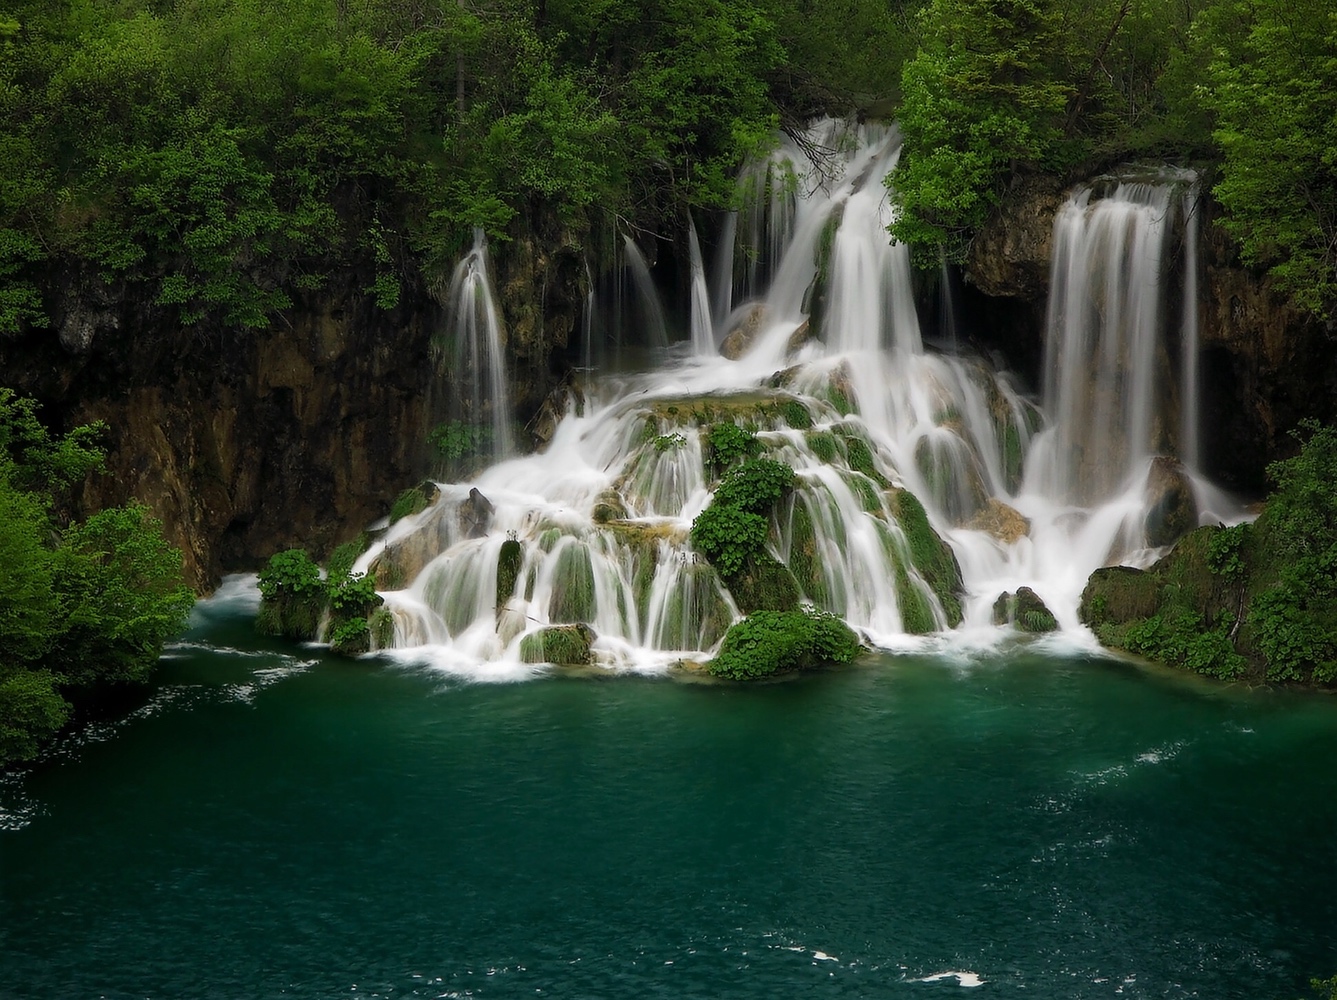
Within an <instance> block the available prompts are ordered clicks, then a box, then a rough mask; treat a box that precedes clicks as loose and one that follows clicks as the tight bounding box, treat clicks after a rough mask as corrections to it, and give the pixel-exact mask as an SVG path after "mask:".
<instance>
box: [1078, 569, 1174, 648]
mask: <svg viewBox="0 0 1337 1000" xmlns="http://www.w3.org/2000/svg"><path fill="white" fill-rule="evenodd" d="M1160 590H1161V588H1160V580H1159V579H1158V578H1157V576H1156V575H1155V574H1154V573H1148V572H1147V571H1146V570H1141V569H1134V568H1133V567H1132V566H1105V567H1104V568H1102V569H1098V570H1096V571H1095V572H1094V573H1092V574H1091V576H1090V578H1089V579H1088V580H1087V581H1086V587H1085V589H1083V590H1082V600H1081V603H1080V604H1079V605H1078V607H1077V617H1079V618H1080V619H1081V620H1082V623H1083V624H1085V625H1089V626H1090V627H1091V628H1092V629H1094V630H1096V633H1097V634H1099V633H1100V630H1101V628H1102V627H1104V626H1108V625H1127V624H1128V623H1130V622H1133V621H1137V620H1138V619H1142V618H1149V617H1151V616H1152V615H1153V614H1155V613H1156V608H1157V606H1158V605H1159V604H1160V601H1161V594H1160Z"/></svg>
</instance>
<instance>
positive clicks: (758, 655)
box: [706, 608, 860, 680]
mask: <svg viewBox="0 0 1337 1000" xmlns="http://www.w3.org/2000/svg"><path fill="white" fill-rule="evenodd" d="M859 649H860V645H859V638H858V636H856V635H855V634H854V632H853V631H852V630H851V629H850V627H849V626H848V625H846V624H845V623H844V622H843V621H841V620H840V618H838V617H837V616H836V615H833V614H829V613H827V612H825V611H818V610H816V609H815V608H804V609H803V610H800V611H754V612H753V613H752V614H750V615H748V616H747V617H746V618H744V619H743V620H742V621H739V622H735V623H734V624H733V625H732V626H731V627H730V628H729V631H728V633H727V634H726V635H725V637H724V642H723V643H722V644H721V646H720V651H719V655H717V656H716V657H715V658H714V659H713V660H711V661H710V662H709V663H708V664H707V665H706V669H707V670H709V671H710V673H712V674H714V675H715V676H717V677H727V678H730V679H731V680H751V679H754V678H758V677H769V676H771V675H772V674H776V673H781V672H783V671H788V670H802V669H805V668H809V667H813V666H816V665H818V664H821V663H849V662H850V661H851V660H853V659H854V657H855V656H857V655H858V653H859Z"/></svg>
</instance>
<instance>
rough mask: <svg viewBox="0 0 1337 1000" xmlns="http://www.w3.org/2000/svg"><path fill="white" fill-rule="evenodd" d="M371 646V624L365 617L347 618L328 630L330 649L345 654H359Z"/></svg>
mask: <svg viewBox="0 0 1337 1000" xmlns="http://www.w3.org/2000/svg"><path fill="white" fill-rule="evenodd" d="M370 648H371V626H370V625H369V624H368V623H367V619H365V618H349V619H347V620H346V621H343V622H341V623H340V624H339V626H338V627H337V628H335V629H333V630H332V631H331V632H330V649H332V650H333V651H334V652H336V653H342V654H344V655H345V656H360V655H361V654H363V653H365V652H367V651H368V650H369V649H370Z"/></svg>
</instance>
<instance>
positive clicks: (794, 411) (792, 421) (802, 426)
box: [780, 399, 812, 431]
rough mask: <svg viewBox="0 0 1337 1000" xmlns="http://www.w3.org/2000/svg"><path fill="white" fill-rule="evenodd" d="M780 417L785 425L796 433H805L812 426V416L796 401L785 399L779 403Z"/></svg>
mask: <svg viewBox="0 0 1337 1000" xmlns="http://www.w3.org/2000/svg"><path fill="white" fill-rule="evenodd" d="M780 415H781V416H782V417H783V418H784V421H785V423H787V424H788V425H789V426H790V427H792V428H794V430H796V431H806V430H807V429H808V428H809V427H811V426H812V414H810V413H809V412H808V408H807V407H806V406H804V405H803V404H802V403H801V402H800V401H799V400H797V399H785V400H782V401H781V402H780Z"/></svg>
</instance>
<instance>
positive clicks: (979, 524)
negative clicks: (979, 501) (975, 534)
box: [966, 497, 1031, 545]
mask: <svg viewBox="0 0 1337 1000" xmlns="http://www.w3.org/2000/svg"><path fill="white" fill-rule="evenodd" d="M966 527H967V528H970V529H972V530H974V531H983V532H985V533H986V534H990V535H993V537H994V538H996V539H998V540H999V541H1000V542H1006V543H1007V544H1008V545H1011V544H1012V543H1014V542H1016V541H1017V540H1018V539H1021V538H1025V537H1026V536H1027V535H1029V534H1030V533H1031V522H1030V520H1029V519H1028V518H1025V517H1022V516H1021V514H1020V512H1018V511H1017V509H1016V508H1015V507H1009V506H1008V505H1007V504H1005V503H1003V501H1001V500H999V499H998V498H997V497H990V498H989V499H988V500H987V501H985V504H984V507H983V509H981V510H979V511H977V512H976V513H975V516H974V517H972V518H971V519H970V523H968V524H967V525H966Z"/></svg>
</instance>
